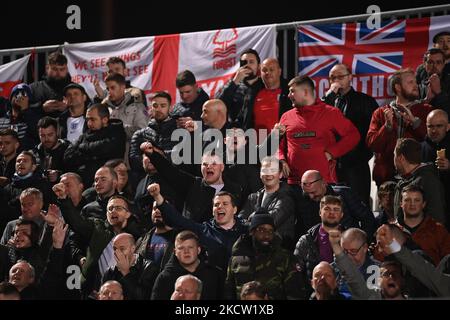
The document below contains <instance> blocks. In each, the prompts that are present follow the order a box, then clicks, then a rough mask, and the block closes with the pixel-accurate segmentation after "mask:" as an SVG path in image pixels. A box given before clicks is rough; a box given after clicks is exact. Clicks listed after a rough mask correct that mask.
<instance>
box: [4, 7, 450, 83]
mask: <svg viewBox="0 0 450 320" xmlns="http://www.w3.org/2000/svg"><path fill="white" fill-rule="evenodd" d="M449 12H450V4H447V5H438V6H428V7H420V8H411V9H404V10H394V11H386V12H381V13H380V16H381V19H384V20H387V19H390V20H394V19H403V18H413V17H417V18H421V17H425V16H436V15H447V14H449ZM370 16H371V15H370V14H359V15H350V16H344V17H335V18H324V19H315V20H306V21H294V22H289V23H280V24H276V28H277V32H278V34H277V46H278V50H277V52H278V58H279V60H280V65H281V66H282V69H283V77H284V78H290V77H293V76H295V75H296V74H297V73H298V42H297V41H298V37H297V28H298V27H299V26H300V25H305V24H324V23H342V22H347V23H349V22H362V21H365V20H367V18H369V17H370ZM63 46H64V44H61V45H50V46H42V47H29V48H15V49H3V50H0V65H1V64H3V63H7V62H10V61H14V60H16V59H18V58H21V57H23V56H24V55H27V54H29V53H35V57H34V59H33V60H30V62H29V64H28V72H27V73H26V75H25V79H24V81H25V82H27V83H28V82H33V81H37V80H38V79H39V77H40V75H42V74H43V73H44V68H45V64H46V61H47V57H48V54H49V53H50V52H53V51H55V50H57V49H59V48H62V47H63ZM31 61H32V62H31ZM33 71H34V72H33Z"/></svg>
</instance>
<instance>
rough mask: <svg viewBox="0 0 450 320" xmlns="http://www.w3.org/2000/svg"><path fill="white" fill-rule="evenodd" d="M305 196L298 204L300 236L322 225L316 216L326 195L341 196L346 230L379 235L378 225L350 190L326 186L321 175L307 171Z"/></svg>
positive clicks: (370, 236)
mask: <svg viewBox="0 0 450 320" xmlns="http://www.w3.org/2000/svg"><path fill="white" fill-rule="evenodd" d="M301 186H302V189H303V191H302V195H303V196H300V197H299V202H298V203H297V212H298V213H297V215H298V216H297V224H298V226H297V232H299V233H300V235H302V234H304V233H305V232H306V231H307V230H308V229H310V228H311V227H313V226H314V225H316V224H317V223H320V217H319V215H318V214H317V212H318V211H320V201H321V200H322V198H323V197H324V196H325V195H331V196H339V197H340V199H341V200H342V205H343V212H344V217H343V219H342V221H341V224H342V225H343V226H344V227H345V228H351V227H355V228H361V229H362V230H364V231H365V232H366V234H367V236H368V237H369V239H371V238H372V235H373V234H374V232H375V231H376V221H375V217H374V215H373V213H372V211H371V210H370V209H369V207H368V206H366V205H365V204H364V202H362V201H361V199H359V197H358V196H357V195H356V194H355V193H354V192H353V190H352V189H350V188H349V187H347V186H339V185H332V184H327V183H326V182H325V181H324V180H323V178H322V176H321V175H320V172H319V171H317V170H308V171H306V172H305V173H304V174H303V176H302V182H301Z"/></svg>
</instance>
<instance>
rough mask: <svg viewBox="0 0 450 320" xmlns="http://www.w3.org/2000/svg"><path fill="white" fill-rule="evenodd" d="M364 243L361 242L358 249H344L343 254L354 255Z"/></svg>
mask: <svg viewBox="0 0 450 320" xmlns="http://www.w3.org/2000/svg"><path fill="white" fill-rule="evenodd" d="M364 245H365V243H363V244H362V245H361V246H360V247H359V248H358V249H348V250H347V249H344V252H345V254H349V255H351V256H356V255H357V254H358V252H359V250H361V248H362V247H364Z"/></svg>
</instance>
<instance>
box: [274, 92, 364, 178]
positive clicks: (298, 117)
mask: <svg viewBox="0 0 450 320" xmlns="http://www.w3.org/2000/svg"><path fill="white" fill-rule="evenodd" d="M280 123H281V124H283V125H285V126H286V134H285V137H284V138H283V139H282V140H281V141H280V146H279V149H278V155H279V157H280V160H286V161H287V163H288V165H289V168H290V169H291V174H290V176H289V178H288V183H289V184H296V183H300V181H301V177H302V175H303V173H305V171H307V170H318V171H319V172H320V174H321V175H322V177H323V178H324V180H325V181H326V182H329V183H330V182H337V177H336V171H335V165H336V160H335V159H336V158H339V157H341V156H343V155H344V154H346V153H347V152H349V151H350V150H352V149H353V148H354V147H355V146H356V145H357V144H358V142H359V139H360V134H359V132H358V129H356V127H355V126H354V125H353V124H352V122H351V121H350V120H348V119H347V118H345V117H344V115H343V114H342V112H341V111H340V110H339V109H338V108H335V107H332V106H329V105H327V104H325V103H324V102H322V101H320V100H316V103H315V104H314V105H310V106H303V107H298V108H294V109H291V110H289V111H287V112H286V113H284V114H283V115H282V116H281V119H280ZM336 135H338V136H339V141H338V142H337V141H336ZM325 151H327V152H328V153H330V154H331V155H332V156H333V160H331V161H328V160H327V158H326V157H325Z"/></svg>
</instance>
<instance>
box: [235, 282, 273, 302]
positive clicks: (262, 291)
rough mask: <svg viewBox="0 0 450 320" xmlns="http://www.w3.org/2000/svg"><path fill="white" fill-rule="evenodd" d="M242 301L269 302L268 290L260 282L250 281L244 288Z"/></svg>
mask: <svg viewBox="0 0 450 320" xmlns="http://www.w3.org/2000/svg"><path fill="white" fill-rule="evenodd" d="M240 298H241V300H269V296H268V295H267V290H266V288H265V287H264V286H263V285H262V284H261V283H260V282H258V281H250V282H247V283H245V284H244V285H243V286H242V290H241V295H240Z"/></svg>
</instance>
